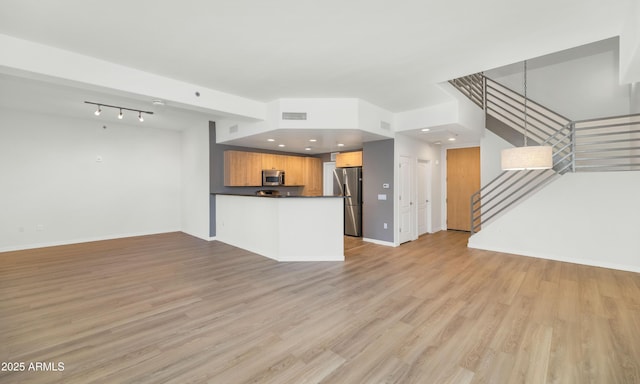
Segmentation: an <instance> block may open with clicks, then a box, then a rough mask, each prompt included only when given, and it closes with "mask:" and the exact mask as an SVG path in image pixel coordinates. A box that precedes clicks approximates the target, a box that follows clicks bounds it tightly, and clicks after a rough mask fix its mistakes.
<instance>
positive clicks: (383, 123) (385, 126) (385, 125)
mask: <svg viewBox="0 0 640 384" xmlns="http://www.w3.org/2000/svg"><path fill="white" fill-rule="evenodd" d="M380 128H382V129H386V130H387V131H388V130H390V129H391V123H389V122H388V121H382V120H380Z"/></svg>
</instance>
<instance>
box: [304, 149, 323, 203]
mask: <svg viewBox="0 0 640 384" xmlns="http://www.w3.org/2000/svg"><path fill="white" fill-rule="evenodd" d="M303 175H304V176H303V182H302V184H304V189H303V191H302V194H303V195H305V196H322V159H319V158H316V157H305V158H304V172H303Z"/></svg>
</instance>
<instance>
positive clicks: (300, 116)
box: [282, 112, 307, 120]
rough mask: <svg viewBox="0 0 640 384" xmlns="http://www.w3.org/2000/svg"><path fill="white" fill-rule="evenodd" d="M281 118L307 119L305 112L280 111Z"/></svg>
mask: <svg viewBox="0 0 640 384" xmlns="http://www.w3.org/2000/svg"><path fill="white" fill-rule="evenodd" d="M282 120H307V112H282Z"/></svg>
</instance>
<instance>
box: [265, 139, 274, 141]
mask: <svg viewBox="0 0 640 384" xmlns="http://www.w3.org/2000/svg"><path fill="white" fill-rule="evenodd" d="M267 141H276V139H267Z"/></svg>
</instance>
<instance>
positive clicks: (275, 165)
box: [260, 153, 288, 181]
mask: <svg viewBox="0 0 640 384" xmlns="http://www.w3.org/2000/svg"><path fill="white" fill-rule="evenodd" d="M260 155H261V159H262V160H261V161H262V168H261V170H262V169H278V170H284V171H286V165H287V157H288V156H285V155H275V154H273V153H261V154H260ZM286 177H287V174H286V173H285V179H286ZM285 181H286V180H285Z"/></svg>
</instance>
